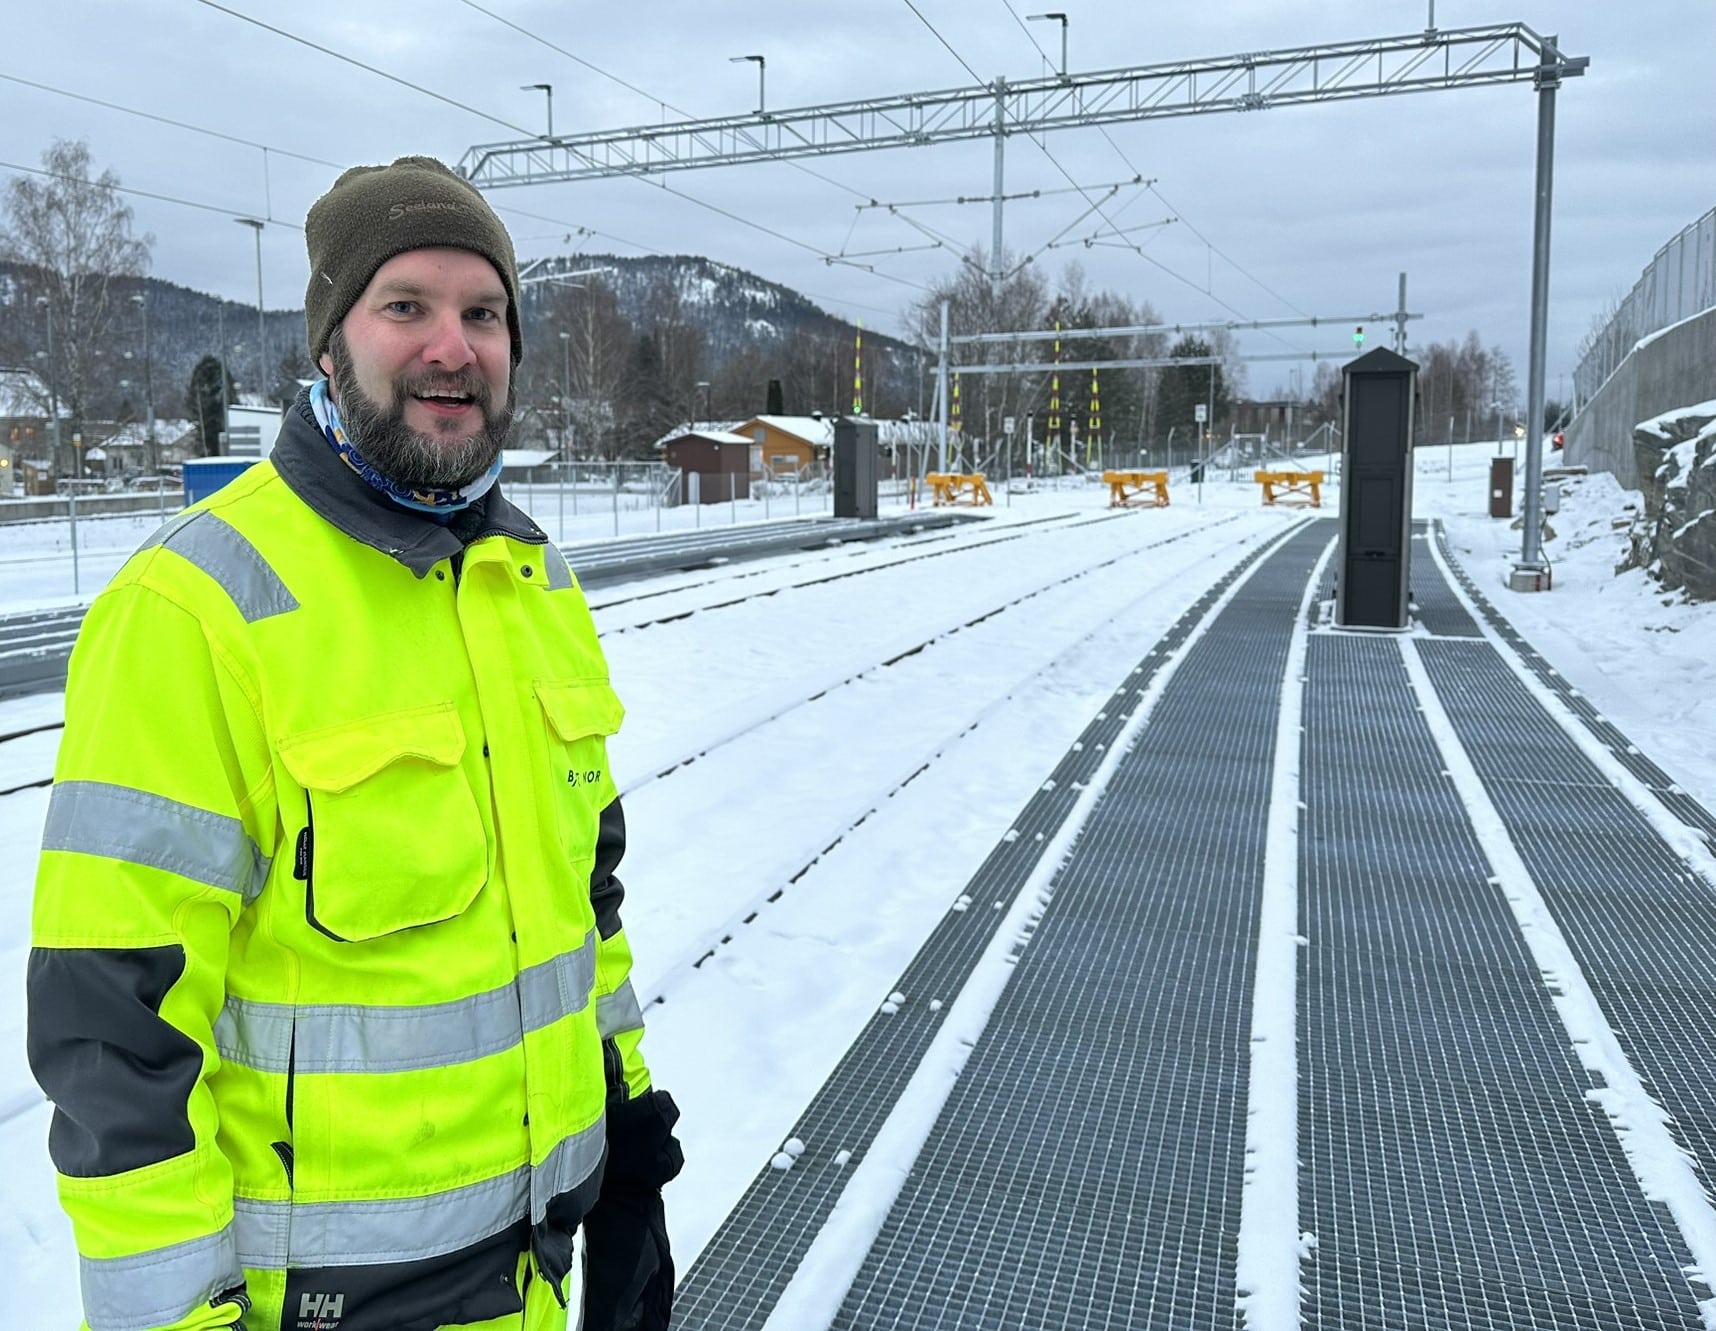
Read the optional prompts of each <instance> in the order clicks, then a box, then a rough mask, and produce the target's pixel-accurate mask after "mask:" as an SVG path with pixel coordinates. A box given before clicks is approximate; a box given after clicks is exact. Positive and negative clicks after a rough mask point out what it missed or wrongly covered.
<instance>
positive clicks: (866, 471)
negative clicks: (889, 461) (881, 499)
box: [834, 416, 876, 518]
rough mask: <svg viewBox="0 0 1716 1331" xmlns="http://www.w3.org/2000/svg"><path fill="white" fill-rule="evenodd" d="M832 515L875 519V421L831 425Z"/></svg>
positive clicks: (850, 420) (847, 419) (843, 420)
mask: <svg viewBox="0 0 1716 1331" xmlns="http://www.w3.org/2000/svg"><path fill="white" fill-rule="evenodd" d="M834 516H835V517H837V518H873V517H875V516H876V422H875V421H865V420H852V419H849V418H847V417H844V416H842V417H841V418H840V419H839V420H837V421H835V422H834Z"/></svg>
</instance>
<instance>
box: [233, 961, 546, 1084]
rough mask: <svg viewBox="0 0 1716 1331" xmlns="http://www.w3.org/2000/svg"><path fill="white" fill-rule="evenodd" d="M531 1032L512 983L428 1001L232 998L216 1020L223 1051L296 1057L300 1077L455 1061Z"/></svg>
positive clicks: (282, 1060) (263, 1058)
mask: <svg viewBox="0 0 1716 1331" xmlns="http://www.w3.org/2000/svg"><path fill="white" fill-rule="evenodd" d="M294 1025H296V1027H297V1035H298V1038H297V1044H296V1047H295V1048H294V1045H293V1039H292V1032H293V1027H294ZM523 1039H524V1028H523V1026H522V1025H520V1022H519V1010H518V996H517V994H516V993H515V992H514V991H513V987H512V986H511V985H510V984H509V985H506V986H505V987H504V988H501V989H492V990H490V991H489V992H488V993H484V994H477V995H475V996H474V997H472V998H461V999H456V1000H454V1001H453V1002H450V1003H427V1004H424V1005H422V1006H421V1007H360V1006H357V1005H355V1004H349V1003H330V1004H316V1005H311V1004H306V1005H304V1006H302V1007H297V1008H294V1007H293V1006H292V1005H291V1004H290V1003H255V1002H251V1001H249V1000H248V999H241V998H228V999H227V1000H226V1006H225V1007H224V1008H223V1009H222V1010H221V1014H220V1016H219V1018H218V1019H217V1020H216V1021H215V1045H216V1047H217V1048H219V1050H220V1053H221V1057H222V1058H224V1059H226V1060H228V1061H229V1062H233V1063H241V1064H243V1065H244V1066H245V1067H247V1068H256V1069H258V1070H259V1071H262V1072H285V1071H286V1070H287V1067H288V1064H289V1062H290V1063H291V1065H292V1066H293V1067H294V1068H295V1070H296V1071H297V1073H298V1074H299V1075H300V1076H302V1075H303V1074H305V1073H311V1072H415V1071H419V1070H421V1069H423V1068H441V1067H449V1066H451V1065H453V1064H456V1063H468V1062H470V1061H471V1060H472V1059H476V1058H486V1057H487V1056H488V1055H490V1054H498V1053H500V1052H501V1051H502V1050H503V1049H512V1048H515V1047H516V1046H517V1045H518V1044H519V1042H520V1041H522V1040H523Z"/></svg>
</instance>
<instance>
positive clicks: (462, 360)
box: [423, 310, 477, 370]
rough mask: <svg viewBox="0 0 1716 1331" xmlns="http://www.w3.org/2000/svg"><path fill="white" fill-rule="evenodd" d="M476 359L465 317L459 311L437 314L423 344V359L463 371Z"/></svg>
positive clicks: (433, 363) (432, 363) (429, 362)
mask: <svg viewBox="0 0 1716 1331" xmlns="http://www.w3.org/2000/svg"><path fill="white" fill-rule="evenodd" d="M476 358H477V356H476V353H475V352H474V351H472V350H471V342H470V339H469V338H468V337H467V336H466V332H465V320H464V317H463V315H462V314H461V313H460V312H459V311H457V310H453V311H449V312H448V313H446V314H437V315H436V316H435V318H434V319H433V320H432V321H431V323H430V326H429V329H428V338H427V339H426V340H425V342H424V344H423V359H424V360H425V361H426V362H427V363H428V364H430V365H439V366H442V367H443V368H445V369H449V370H461V369H463V368H464V367H465V366H467V365H469V364H471V362H472V361H474V360H476Z"/></svg>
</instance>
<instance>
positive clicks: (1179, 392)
mask: <svg viewBox="0 0 1716 1331" xmlns="http://www.w3.org/2000/svg"><path fill="white" fill-rule="evenodd" d="M1168 354H1169V355H1170V356H1180V357H1186V358H1188V359H1189V358H1192V357H1197V356H1211V355H1214V354H1215V352H1214V350H1213V349H1212V348H1211V346H1210V344H1209V343H1208V342H1206V341H1205V340H1204V339H1202V338H1200V337H1193V336H1191V335H1189V334H1188V335H1187V336H1185V337H1182V338H1181V339H1180V340H1179V341H1178V342H1176V343H1174V345H1173V347H1172V348H1170V349H1169V351H1168ZM1212 399H1213V404H1214V410H1213V411H1212V412H1211V413H1210V419H1209V420H1208V421H1207V422H1206V423H1205V425H1204V428H1205V429H1206V430H1208V431H1210V432H1211V433H1212V435H1213V432H1214V431H1215V428H1216V426H1217V424H1218V423H1219V422H1221V421H1224V420H1226V419H1228V417H1229V416H1231V415H1232V413H1233V394H1232V390H1231V389H1230V388H1229V387H1228V384H1227V377H1226V375H1224V374H1223V373H1222V367H1221V366H1220V365H1173V366H1170V367H1169V368H1167V369H1166V370H1164V371H1162V387H1161V397H1160V403H1159V406H1158V418H1157V422H1158V428H1159V429H1160V430H1162V431H1163V433H1166V432H1167V431H1168V430H1169V429H1172V430H1173V431H1174V439H1175V441H1176V447H1178V441H1179V440H1182V439H1185V440H1196V439H1197V437H1198V428H1199V427H1198V424H1197V420H1196V417H1197V408H1198V407H1200V406H1205V407H1207V406H1209V405H1211V402H1212ZM1198 451H1199V452H1200V453H1201V452H1204V451H1207V450H1206V449H1204V448H1202V447H1200V448H1199V450H1198Z"/></svg>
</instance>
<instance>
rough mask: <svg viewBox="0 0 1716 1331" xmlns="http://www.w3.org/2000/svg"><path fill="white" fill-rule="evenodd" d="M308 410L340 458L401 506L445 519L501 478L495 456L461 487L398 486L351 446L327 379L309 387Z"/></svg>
mask: <svg viewBox="0 0 1716 1331" xmlns="http://www.w3.org/2000/svg"><path fill="white" fill-rule="evenodd" d="M310 409H311V410H312V411H314V412H315V413H316V424H318V425H320V426H321V427H322V434H323V436H324V437H325V438H326V439H327V441H328V444H329V446H330V447H332V448H333V450H334V452H335V454H337V455H338V457H339V459H340V461H341V462H343V463H345V464H346V466H348V467H350V468H351V469H352V470H353V471H355V472H356V473H357V474H358V475H359V476H361V477H363V479H364V481H365V482H366V483H367V484H369V485H370V486H372V487H374V488H375V489H377V490H380V491H381V492H382V493H383V494H384V495H386V496H387V497H388V498H389V499H391V500H392V501H393V502H394V503H396V504H398V505H399V506H400V507H401V508H409V509H414V510H415V511H417V512H419V513H429V514H433V515H436V516H439V517H442V518H446V517H448V516H451V515H452V514H454V513H456V512H458V511H459V510H460V509H461V508H469V507H470V506H471V505H472V504H474V503H475V502H476V501H477V500H479V499H481V498H482V497H483V496H484V495H486V494H487V493H488V492H489V490H490V488H491V487H492V486H493V485H494V483H495V482H496V481H497V480H499V479H500V474H501V460H500V458H499V456H496V458H495V460H494V463H493V465H491V466H490V467H489V469H488V470H487V471H485V472H484V473H483V474H482V475H481V476H479V477H477V478H476V480H474V481H472V482H471V483H470V484H469V485H466V486H465V487H464V488H463V489H459V490H436V489H416V488H413V487H411V486H405V485H401V484H400V483H399V482H398V481H395V480H393V479H392V478H391V477H388V476H384V475H382V474H381V473H380V472H379V471H377V470H376V469H375V467H374V466H372V465H371V464H370V463H369V461H368V460H366V459H365V457H364V456H363V454H362V453H359V452H358V451H357V449H356V448H354V447H353V446H352V442H351V440H349V439H347V438H346V432H345V428H344V427H343V426H342V425H341V424H340V412H339V408H338V407H336V406H335V405H334V400H333V398H331V397H329V396H328V381H327V380H326V379H318V380H316V382H315V383H314V384H312V385H311V386H310Z"/></svg>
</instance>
